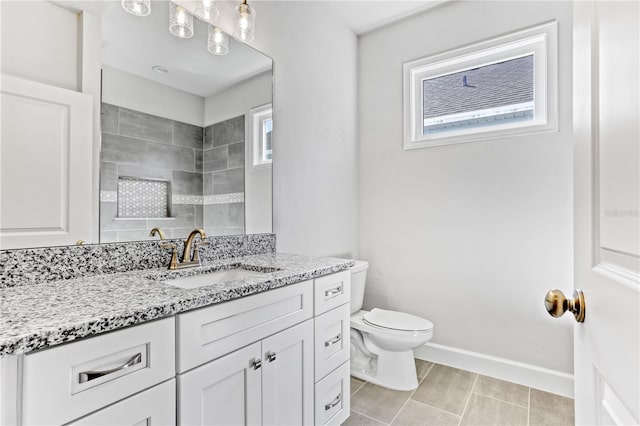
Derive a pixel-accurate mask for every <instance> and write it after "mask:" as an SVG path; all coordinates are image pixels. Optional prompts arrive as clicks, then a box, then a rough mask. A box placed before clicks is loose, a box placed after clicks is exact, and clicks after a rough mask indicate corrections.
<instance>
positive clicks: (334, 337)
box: [314, 303, 351, 381]
mask: <svg viewBox="0 0 640 426" xmlns="http://www.w3.org/2000/svg"><path fill="white" fill-rule="evenodd" d="M350 306H351V305H350V304H349V303H347V304H345V305H342V306H339V307H337V308H335V309H332V310H330V311H329V312H325V313H324V314H322V315H320V316H319V317H316V318H315V324H314V328H315V360H316V371H315V373H316V381H317V380H320V379H321V378H323V377H324V376H326V375H327V373H329V372H331V371H333V370H335V369H336V367H338V366H339V365H340V364H342V363H343V362H345V361H347V360H348V359H349V356H350V353H349V349H350V343H351V338H350V311H349V307H350Z"/></svg>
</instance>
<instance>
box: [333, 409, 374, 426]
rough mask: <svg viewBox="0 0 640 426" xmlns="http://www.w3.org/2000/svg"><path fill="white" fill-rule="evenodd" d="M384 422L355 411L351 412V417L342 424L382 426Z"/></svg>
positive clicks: (350, 425) (347, 425) (348, 425)
mask: <svg viewBox="0 0 640 426" xmlns="http://www.w3.org/2000/svg"><path fill="white" fill-rule="evenodd" d="M381 425H384V423H381V422H379V421H377V420H373V419H370V418H369V417H367V416H363V415H362V414H359V413H356V412H355V411H352V412H351V415H350V416H349V418H348V419H347V420H346V421H345V422H344V423H342V426H381Z"/></svg>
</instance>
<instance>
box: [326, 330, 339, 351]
mask: <svg viewBox="0 0 640 426" xmlns="http://www.w3.org/2000/svg"><path fill="white" fill-rule="evenodd" d="M340 340H342V333H341V334H338V335H337V336H336V337H334V338H333V339H330V340H327V341H326V342H324V347H325V348H328V347H329V346H333V345H335V344H336V343H338V342H339V341H340Z"/></svg>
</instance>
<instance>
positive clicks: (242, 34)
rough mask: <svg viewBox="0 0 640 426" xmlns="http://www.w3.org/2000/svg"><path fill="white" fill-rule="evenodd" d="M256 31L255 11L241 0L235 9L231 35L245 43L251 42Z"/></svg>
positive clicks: (245, 0)
mask: <svg viewBox="0 0 640 426" xmlns="http://www.w3.org/2000/svg"><path fill="white" fill-rule="evenodd" d="M255 31H256V11H255V10H254V9H253V8H252V7H251V6H249V5H248V4H247V0H243V1H242V3H240V4H239V5H238V7H237V8H236V10H235V28H234V30H233V36H234V37H235V38H237V39H238V40H242V41H244V42H245V43H251V42H252V41H253V38H254V36H255Z"/></svg>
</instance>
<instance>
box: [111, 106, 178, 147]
mask: <svg viewBox="0 0 640 426" xmlns="http://www.w3.org/2000/svg"><path fill="white" fill-rule="evenodd" d="M119 133H120V134H121V135H123V136H130V137H132V138H138V139H144V140H148V141H153V142H161V143H169V144H170V143H171V142H172V140H173V121H172V120H168V119H166V118H161V117H156V116H154V115H150V114H145V113H142V112H138V111H133V110H130V109H127V108H120V116H119Z"/></svg>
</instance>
